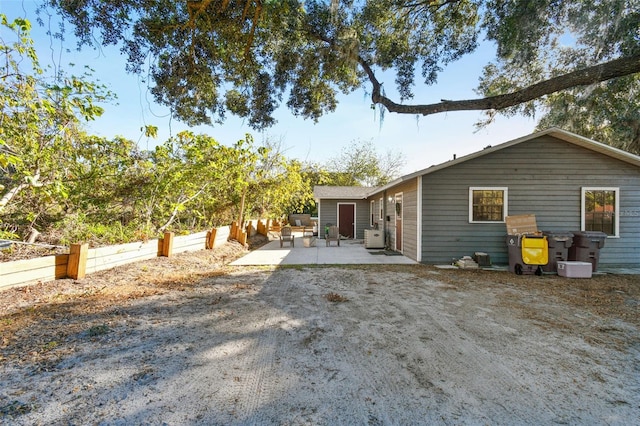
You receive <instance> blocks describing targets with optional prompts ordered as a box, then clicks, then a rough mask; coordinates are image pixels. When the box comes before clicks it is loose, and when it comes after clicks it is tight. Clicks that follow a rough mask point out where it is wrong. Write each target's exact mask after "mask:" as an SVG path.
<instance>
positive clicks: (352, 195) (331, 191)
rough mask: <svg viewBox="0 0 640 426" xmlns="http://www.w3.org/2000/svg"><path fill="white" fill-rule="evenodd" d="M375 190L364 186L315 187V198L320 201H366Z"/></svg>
mask: <svg viewBox="0 0 640 426" xmlns="http://www.w3.org/2000/svg"><path fill="white" fill-rule="evenodd" d="M374 190H375V188H370V187H364V186H322V185H316V186H314V187H313V197H314V198H315V199H316V200H320V199H336V200H354V199H356V200H358V199H365V198H367V195H368V194H369V193H371V192H372V191H374Z"/></svg>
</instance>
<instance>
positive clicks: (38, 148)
mask: <svg viewBox="0 0 640 426" xmlns="http://www.w3.org/2000/svg"><path fill="white" fill-rule="evenodd" d="M0 21H1V22H0V25H1V27H3V28H5V31H6V33H5V32H4V31H3V33H2V34H3V35H4V34H7V38H8V39H5V38H4V36H3V38H0V78H1V81H2V84H1V85H0V172H1V174H0V213H3V212H4V211H5V210H6V209H7V208H8V206H9V205H10V203H12V202H13V201H14V200H15V199H16V197H20V196H23V197H26V198H27V199H28V200H29V203H24V198H23V203H22V210H21V211H22V213H23V214H24V220H26V221H27V222H29V223H30V224H33V223H34V222H35V220H36V219H37V217H38V216H39V215H40V214H42V213H43V212H44V211H45V210H46V208H47V207H46V206H47V205H48V204H49V203H50V202H51V200H53V199H55V198H58V199H64V198H66V197H67V196H68V186H67V185H66V180H67V175H68V173H69V167H71V165H72V164H71V163H70V161H69V160H70V158H71V157H72V156H73V152H74V150H75V149H77V148H78V147H79V145H78V142H79V141H80V140H81V138H82V121H88V120H93V119H95V118H96V117H99V116H100V115H101V114H102V111H103V110H102V108H101V107H100V106H98V105H97V103H99V102H102V101H104V100H106V99H108V98H109V97H110V94H109V92H107V91H106V90H104V87H102V86H100V85H98V84H96V83H94V82H92V81H91V80H90V79H89V74H86V73H85V74H83V75H80V76H73V75H72V76H69V75H66V74H63V73H62V72H59V73H58V74H56V75H53V76H51V75H47V73H46V70H44V69H43V68H41V67H40V65H39V63H38V57H37V54H36V52H35V49H34V48H33V42H32V40H31V39H30V37H29V29H30V23H29V21H27V20H24V19H16V20H15V21H13V22H9V21H8V20H7V18H6V16H4V15H0ZM11 39H13V40H11ZM26 191H29V194H28V196H25V195H24V193H25V192H26Z"/></svg>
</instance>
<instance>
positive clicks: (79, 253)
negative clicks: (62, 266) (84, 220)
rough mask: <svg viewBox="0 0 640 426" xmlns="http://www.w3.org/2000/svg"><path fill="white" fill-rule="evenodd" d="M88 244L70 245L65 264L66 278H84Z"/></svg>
mask: <svg viewBox="0 0 640 426" xmlns="http://www.w3.org/2000/svg"><path fill="white" fill-rule="evenodd" d="M88 250H89V244H87V243H84V244H71V247H70V249H69V262H68V263H67V276H68V277H69V278H73V279H74V280H80V279H82V278H84V277H85V275H86V271H87V252H88Z"/></svg>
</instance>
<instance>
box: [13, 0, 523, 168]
mask: <svg viewBox="0 0 640 426" xmlns="http://www.w3.org/2000/svg"><path fill="white" fill-rule="evenodd" d="M35 4H36V2H35V1H33V0H2V1H1V3H0V13H4V14H6V15H7V17H8V18H9V20H13V19H14V18H16V17H19V16H20V17H23V16H25V14H24V12H23V8H24V9H26V11H27V13H26V18H27V19H29V20H30V21H31V22H32V24H33V30H32V37H33V38H34V40H35V41H36V48H37V51H38V55H39V57H40V60H41V62H42V63H47V62H51V60H52V58H54V59H53V60H54V61H55V63H57V64H58V65H62V66H63V68H65V69H66V70H67V71H68V72H71V71H72V70H71V68H69V67H68V66H67V64H69V63H74V64H76V67H79V66H82V65H89V66H91V68H93V69H94V70H95V77H96V78H97V79H98V80H100V82H101V83H103V84H105V85H107V86H108V87H109V89H110V90H111V91H113V92H115V93H116V94H117V96H118V99H117V101H116V102H115V104H107V105H103V106H104V107H105V109H106V111H105V113H104V115H103V116H102V117H100V118H99V119H97V120H96V121H95V122H92V123H90V124H89V126H88V131H89V132H90V133H92V134H96V135H100V136H104V137H107V138H110V137H113V136H124V137H126V138H128V139H131V140H134V141H138V143H139V145H140V147H141V148H143V149H147V148H152V147H153V146H155V145H156V144H158V143H162V142H163V141H165V140H166V139H167V138H169V137H170V136H171V135H175V134H176V133H178V132H180V131H182V130H185V129H188V128H189V127H188V126H187V125H185V124H184V123H181V122H179V121H177V120H175V119H171V117H170V116H169V111H168V109H167V108H166V107H163V106H161V105H158V104H155V103H154V101H153V96H152V95H151V94H150V93H149V92H148V90H147V84H146V83H145V82H143V80H142V78H141V77H139V76H137V75H132V74H127V73H126V72H125V63H126V58H125V57H124V56H122V55H121V54H120V52H119V50H118V48H114V47H108V48H101V49H100V50H90V49H88V48H85V49H84V50H83V51H82V52H77V51H76V44H75V41H74V40H73V39H72V35H71V34H68V35H67V39H66V40H65V41H64V42H63V43H62V44H61V42H60V41H59V40H52V39H51V38H50V37H49V36H48V35H47V34H46V29H43V28H41V27H40V26H39V25H38V24H37V23H36V16H35V13H34V12H33V10H34V8H35ZM52 28H53V29H57V27H56V24H52ZM67 31H68V32H71V31H72V28H71V26H70V25H67ZM493 54H494V49H493V47H492V46H491V45H489V44H486V45H483V46H481V48H480V49H479V50H478V51H477V52H476V53H475V54H473V55H471V56H467V57H465V58H463V59H462V60H460V61H458V62H456V63H455V64H453V65H451V66H449V67H448V68H446V69H445V71H444V72H443V73H442V74H441V75H440V78H439V80H438V84H437V85H434V86H425V85H422V84H420V83H418V84H417V85H416V90H415V97H414V99H413V102H414V103H433V102H438V101H439V100H440V99H442V98H445V99H452V100H457V99H468V98H475V97H477V95H476V94H475V93H474V92H473V89H474V88H475V87H476V86H477V83H478V77H479V76H480V73H481V71H482V67H483V65H485V64H486V63H487V62H488V61H490V60H491V58H492V56H493ZM76 72H79V71H76ZM378 79H379V80H380V81H383V82H384V83H385V87H386V92H387V94H388V95H391V94H392V90H391V89H392V87H393V84H394V81H393V80H394V77H393V75H392V74H385V75H382V74H381V75H379V76H378ZM394 100H396V101H398V100H399V99H398V98H395V99H394ZM481 118H482V113H481V112H480V111H471V112H450V113H443V114H436V115H431V116H426V117H422V116H421V117H419V118H417V117H416V116H414V115H400V114H391V113H388V112H387V113H386V114H385V116H384V120H383V122H382V124H381V123H380V117H379V114H378V113H377V112H376V111H374V110H372V109H371V100H370V97H369V96H368V95H366V94H365V91H364V90H358V91H356V92H353V93H351V94H349V95H343V96H340V97H339V104H338V107H337V109H336V111H335V112H334V113H331V114H328V115H325V116H323V117H321V118H320V120H319V122H318V123H314V122H313V121H311V120H304V119H302V118H300V117H294V116H293V114H291V113H290V111H289V110H288V109H287V108H286V107H281V108H280V109H279V110H278V111H277V112H276V119H277V121H278V122H277V124H276V125H275V126H273V127H271V128H269V129H267V130H266V131H264V132H256V131H254V130H252V129H251V128H250V127H248V126H247V125H246V124H245V123H244V122H243V121H242V120H240V119H238V118H235V117H233V116H229V117H228V119H227V120H226V121H225V123H224V124H222V125H215V126H199V127H197V128H192V129H191V130H192V131H194V132H195V133H205V134H208V135H210V136H212V137H214V138H215V139H216V140H218V141H219V142H221V143H224V144H231V143H234V142H235V141H237V140H239V139H242V138H244V135H245V133H251V134H252V135H253V136H254V138H255V139H256V140H257V141H261V140H263V139H265V138H269V139H273V140H280V141H281V142H282V145H283V147H284V148H285V154H286V155H287V157H289V158H297V159H300V160H303V161H315V162H320V163H323V162H325V161H326V160H327V159H328V158H331V157H336V156H337V154H339V153H340V152H341V150H342V148H343V147H346V146H348V145H349V144H350V142H351V141H354V140H365V141H369V140H371V141H372V142H373V144H374V145H375V147H376V149H377V150H378V152H379V153H383V152H386V151H387V150H393V151H400V152H401V153H402V154H403V156H404V158H405V161H406V164H405V167H404V169H403V173H411V172H413V171H416V170H419V169H423V168H425V167H429V166H431V165H433V164H439V163H442V162H444V161H447V160H450V159H451V158H452V157H453V155H454V154H455V155H457V156H458V157H460V156H463V155H466V154H470V153H472V152H475V151H479V150H481V149H483V148H484V147H485V146H487V145H496V144H499V143H502V142H506V141H508V140H511V139H515V138H518V137H520V136H524V135H526V134H529V133H531V132H532V131H533V129H534V127H535V121H533V120H531V119H528V118H521V117H512V118H503V117H499V118H498V119H497V120H496V122H495V123H493V124H491V125H490V126H488V127H487V128H485V129H482V130H480V131H477V132H476V131H475V127H474V123H475V122H476V121H478V120H479V119H481ZM144 125H154V126H157V127H158V138H156V139H149V140H148V139H147V138H145V137H142V136H141V134H142V133H141V130H140V128H141V127H142V126H144Z"/></svg>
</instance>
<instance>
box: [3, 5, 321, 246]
mask: <svg viewBox="0 0 640 426" xmlns="http://www.w3.org/2000/svg"><path fill="white" fill-rule="evenodd" d="M2 25H3V26H4V27H5V28H6V29H8V30H10V32H9V34H11V35H13V36H14V38H15V40H13V41H10V40H5V39H4V38H3V39H0V55H2V58H1V59H2V61H1V65H2V66H3V68H1V69H0V71H1V72H2V74H1V75H0V77H1V78H2V85H0V124H1V126H0V225H1V226H2V228H0V234H2V235H3V236H6V235H9V236H11V237H13V238H15V237H17V236H19V235H20V234H22V235H24V234H26V232H27V231H28V229H30V228H33V229H35V228H38V229H40V230H46V229H45V228H48V229H49V230H52V229H54V230H56V232H57V233H58V234H59V238H58V240H59V241H61V242H63V243H68V242H73V241H76V242H77V241H82V240H91V241H92V242H94V243H102V242H104V243H115V242H121V241H125V240H131V239H144V238H148V237H151V236H154V235H157V234H158V233H161V232H162V231H164V230H167V229H172V230H194V229H206V228H209V227H212V226H218V225H222V224H228V223H230V222H231V221H232V220H236V219H237V220H240V221H243V220H245V219H248V218H256V217H279V216H281V215H282V214H284V213H288V209H289V208H291V206H292V201H291V200H292V199H294V200H296V202H297V203H299V204H305V203H307V202H309V200H310V199H311V189H310V185H309V181H308V179H305V178H304V177H303V175H302V173H301V171H302V165H301V164H299V163H297V162H291V161H288V160H287V159H286V158H285V157H284V155H283V154H282V152H280V151H279V150H274V149H273V148H274V147H273V146H270V145H269V144H265V145H261V146H257V145H256V144H255V143H254V141H253V139H252V137H251V136H250V135H246V136H245V138H244V139H240V140H239V141H238V142H236V143H235V144H233V145H231V146H227V145H223V144H220V143H219V142H217V141H216V140H215V139H213V138H212V137H210V136H207V135H195V134H193V133H191V132H182V133H179V134H178V135H176V137H174V138H171V139H169V140H167V141H165V142H164V143H161V144H159V145H158V146H157V147H156V148H155V149H153V150H151V151H141V150H140V149H139V148H138V146H137V144H135V143H134V142H132V141H130V140H128V139H125V138H122V137H116V138H113V139H106V138H102V137H97V136H91V135H87V134H86V133H85V132H84V131H83V129H82V122H83V121H86V120H91V119H94V118H97V117H98V116H99V115H100V114H101V113H102V108H101V107H100V106H98V103H100V102H102V101H104V100H106V99H109V92H107V91H105V90H104V88H103V87H102V86H100V85H98V84H96V83H93V82H92V81H91V80H90V76H88V75H81V76H78V77H75V76H67V75H65V74H62V73H59V74H56V75H54V76H47V73H46V72H45V70H43V69H41V68H40V66H39V65H38V58H37V54H36V52H35V50H34V49H33V43H32V40H31V39H30V37H29V35H28V31H29V26H30V24H29V22H28V21H26V20H16V21H14V22H12V23H9V22H8V21H7V20H6V18H4V16H2ZM4 34H5V33H4V32H3V35H4ZM27 65H29V66H28V67H27ZM141 130H142V131H144V132H145V133H146V134H147V135H149V136H153V134H154V133H155V131H156V130H157V129H155V128H152V127H147V128H143V129H141ZM292 194H294V196H293V197H292Z"/></svg>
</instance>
